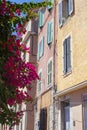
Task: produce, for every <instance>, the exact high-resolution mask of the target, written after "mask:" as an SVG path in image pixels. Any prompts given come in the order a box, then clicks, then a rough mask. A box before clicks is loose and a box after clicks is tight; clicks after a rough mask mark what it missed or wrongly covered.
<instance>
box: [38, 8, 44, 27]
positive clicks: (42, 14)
mask: <svg viewBox="0 0 87 130" xmlns="http://www.w3.org/2000/svg"><path fill="white" fill-rule="evenodd" d="M43 24H44V12H43V10H40V12H39V27H43Z"/></svg>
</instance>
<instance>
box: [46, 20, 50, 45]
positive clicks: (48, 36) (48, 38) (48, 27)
mask: <svg viewBox="0 0 87 130" xmlns="http://www.w3.org/2000/svg"><path fill="white" fill-rule="evenodd" d="M49 40H50V23H48V25H47V44H49Z"/></svg>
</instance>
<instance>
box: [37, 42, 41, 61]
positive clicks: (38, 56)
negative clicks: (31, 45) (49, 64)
mask: <svg viewBox="0 0 87 130" xmlns="http://www.w3.org/2000/svg"><path fill="white" fill-rule="evenodd" d="M37 59H38V60H39V59H40V45H39V43H38V54H37Z"/></svg>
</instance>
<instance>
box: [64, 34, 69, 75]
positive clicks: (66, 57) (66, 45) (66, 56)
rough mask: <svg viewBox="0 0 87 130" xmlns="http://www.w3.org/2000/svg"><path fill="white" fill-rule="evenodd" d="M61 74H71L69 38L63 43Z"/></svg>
mask: <svg viewBox="0 0 87 130" xmlns="http://www.w3.org/2000/svg"><path fill="white" fill-rule="evenodd" d="M63 69H64V70H63V73H64V74H67V73H69V72H71V37H70V36H69V37H68V38H66V39H65V40H64V42H63Z"/></svg>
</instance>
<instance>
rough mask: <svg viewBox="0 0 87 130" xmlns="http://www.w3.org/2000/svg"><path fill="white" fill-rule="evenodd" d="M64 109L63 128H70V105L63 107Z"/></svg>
mask: <svg viewBox="0 0 87 130" xmlns="http://www.w3.org/2000/svg"><path fill="white" fill-rule="evenodd" d="M64 109H65V130H70V106H66V107H64Z"/></svg>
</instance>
